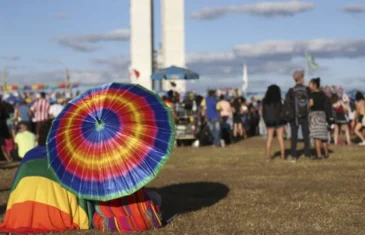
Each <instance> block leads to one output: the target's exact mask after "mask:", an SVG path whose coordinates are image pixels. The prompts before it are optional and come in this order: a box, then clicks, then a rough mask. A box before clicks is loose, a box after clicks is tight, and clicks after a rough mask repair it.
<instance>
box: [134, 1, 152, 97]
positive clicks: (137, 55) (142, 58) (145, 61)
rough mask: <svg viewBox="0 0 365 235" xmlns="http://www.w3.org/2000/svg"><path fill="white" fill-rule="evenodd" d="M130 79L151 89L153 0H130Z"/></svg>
mask: <svg viewBox="0 0 365 235" xmlns="http://www.w3.org/2000/svg"><path fill="white" fill-rule="evenodd" d="M130 4H131V5H130V7H131V10H130V17H131V38H130V43H131V68H130V76H131V77H130V80H131V82H132V83H138V84H140V85H142V86H144V87H146V88H147V89H150V90H152V80H151V77H150V76H151V74H152V66H153V64H152V53H153V28H152V27H153V24H152V22H153V19H152V17H153V15H152V7H153V6H152V4H153V0H130Z"/></svg>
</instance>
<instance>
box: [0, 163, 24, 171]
mask: <svg viewBox="0 0 365 235" xmlns="http://www.w3.org/2000/svg"><path fill="white" fill-rule="evenodd" d="M19 164H20V162H16V161H15V162H5V161H4V162H0V169H1V170H9V169H13V168H17V167H18V166H19Z"/></svg>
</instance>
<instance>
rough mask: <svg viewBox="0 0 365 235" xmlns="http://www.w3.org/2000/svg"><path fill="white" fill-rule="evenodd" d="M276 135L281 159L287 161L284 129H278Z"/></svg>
mask: <svg viewBox="0 0 365 235" xmlns="http://www.w3.org/2000/svg"><path fill="white" fill-rule="evenodd" d="M276 135H277V138H278V142H279V146H280V157H281V159H282V160H284V159H285V145H284V127H281V128H278V129H276Z"/></svg>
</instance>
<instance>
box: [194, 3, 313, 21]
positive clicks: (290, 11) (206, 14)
mask: <svg viewBox="0 0 365 235" xmlns="http://www.w3.org/2000/svg"><path fill="white" fill-rule="evenodd" d="M314 7H315V4H314V3H311V2H302V1H287V2H261V3H255V4H243V5H231V6H221V7H211V8H204V9H202V10H201V11H198V12H195V13H193V14H191V18H193V19H201V20H209V19H217V18H219V17H223V16H225V15H227V14H241V15H243V14H247V15H255V16H264V17H279V16H293V15H295V14H299V13H303V12H307V11H310V10H312V9H313V8H314Z"/></svg>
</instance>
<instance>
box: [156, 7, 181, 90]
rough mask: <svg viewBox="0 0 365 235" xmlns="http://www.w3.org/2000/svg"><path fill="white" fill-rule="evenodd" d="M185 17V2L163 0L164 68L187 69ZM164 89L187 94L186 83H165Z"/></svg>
mask: <svg viewBox="0 0 365 235" xmlns="http://www.w3.org/2000/svg"><path fill="white" fill-rule="evenodd" d="M184 15H185V10H184V0H161V22H162V58H163V67H169V66H172V65H175V66H179V67H185V26H184V21H185V17H184ZM172 84H175V86H173V85H172ZM162 87H163V90H165V91H167V90H171V89H173V90H176V91H178V92H185V91H186V81H183V80H179V81H174V82H173V83H172V82H170V81H163V84H162Z"/></svg>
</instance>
